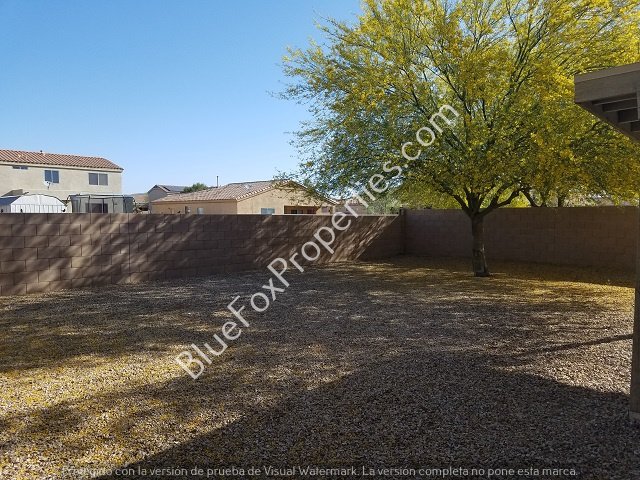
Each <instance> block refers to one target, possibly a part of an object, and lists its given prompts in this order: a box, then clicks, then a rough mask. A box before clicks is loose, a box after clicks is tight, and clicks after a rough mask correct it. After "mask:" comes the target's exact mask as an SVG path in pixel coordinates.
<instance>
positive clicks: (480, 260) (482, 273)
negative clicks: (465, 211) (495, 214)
mask: <svg viewBox="0 0 640 480" xmlns="http://www.w3.org/2000/svg"><path fill="white" fill-rule="evenodd" d="M483 222H484V216H483V215H478V214H476V215H473V216H472V217H471V234H472V235H473V251H472V262H473V273H474V274H475V276H476V277H488V276H489V268H488V267H487V259H486V258H485V256H484V223H483Z"/></svg>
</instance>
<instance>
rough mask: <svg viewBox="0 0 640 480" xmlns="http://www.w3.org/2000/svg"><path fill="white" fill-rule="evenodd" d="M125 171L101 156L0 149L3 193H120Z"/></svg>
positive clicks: (61, 196)
mask: <svg viewBox="0 0 640 480" xmlns="http://www.w3.org/2000/svg"><path fill="white" fill-rule="evenodd" d="M122 171H123V169H122V168H121V167H119V166H118V165H116V164H115V163H113V162H110V161H109V160H107V159H105V158H100V157H83V156H79V155H61V154H57V153H47V152H42V151H40V152H22V151H17V150H0V196H6V195H23V194H42V195H50V196H53V197H57V198H58V199H60V200H61V201H63V202H64V201H66V200H67V199H68V197H69V196H70V195H78V194H91V195H93V194H96V195H121V194H122Z"/></svg>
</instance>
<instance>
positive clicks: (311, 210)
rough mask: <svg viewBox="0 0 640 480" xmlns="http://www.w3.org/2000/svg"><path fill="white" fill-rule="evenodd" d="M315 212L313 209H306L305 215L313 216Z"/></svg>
mask: <svg viewBox="0 0 640 480" xmlns="http://www.w3.org/2000/svg"><path fill="white" fill-rule="evenodd" d="M315 213H316V211H315V210H314V209H313V208H307V215H315Z"/></svg>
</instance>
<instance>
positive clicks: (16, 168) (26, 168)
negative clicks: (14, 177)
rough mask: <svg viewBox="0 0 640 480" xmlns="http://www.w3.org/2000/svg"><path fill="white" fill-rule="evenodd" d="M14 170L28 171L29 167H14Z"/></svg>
mask: <svg viewBox="0 0 640 480" xmlns="http://www.w3.org/2000/svg"><path fill="white" fill-rule="evenodd" d="M13 169H14V170H29V167H25V166H24V165H14V166H13Z"/></svg>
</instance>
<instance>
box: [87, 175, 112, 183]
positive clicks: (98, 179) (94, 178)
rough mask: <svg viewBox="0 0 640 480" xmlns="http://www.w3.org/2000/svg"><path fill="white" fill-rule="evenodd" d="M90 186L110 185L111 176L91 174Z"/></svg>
mask: <svg viewBox="0 0 640 480" xmlns="http://www.w3.org/2000/svg"><path fill="white" fill-rule="evenodd" d="M89 185H109V176H108V175H107V174H106V173H90V174H89Z"/></svg>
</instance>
